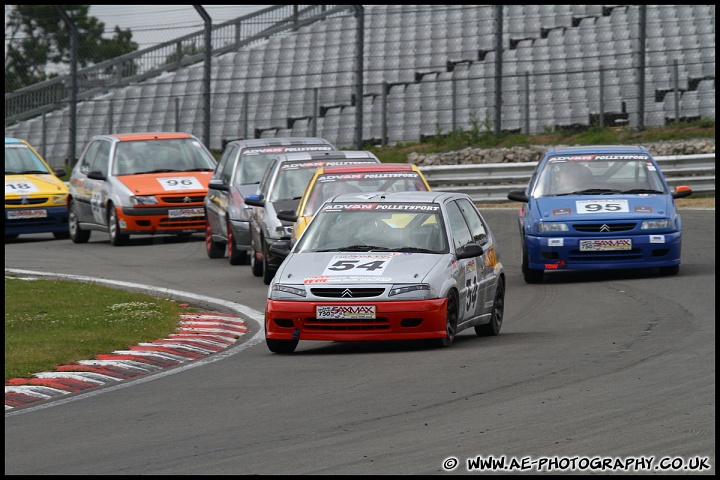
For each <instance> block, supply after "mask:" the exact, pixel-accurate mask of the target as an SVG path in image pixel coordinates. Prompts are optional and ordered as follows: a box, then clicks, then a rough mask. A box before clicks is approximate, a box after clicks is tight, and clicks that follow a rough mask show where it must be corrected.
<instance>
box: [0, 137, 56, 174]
mask: <svg viewBox="0 0 720 480" xmlns="http://www.w3.org/2000/svg"><path fill="white" fill-rule="evenodd" d="M51 173H52V172H50V170H48V168H47V166H46V165H45V164H44V163H43V161H42V160H40V159H39V158H38V156H37V155H35V152H33V151H32V149H30V147H28V146H27V145H25V144H23V143H16V144H7V143H6V144H5V175H19V174H51Z"/></svg>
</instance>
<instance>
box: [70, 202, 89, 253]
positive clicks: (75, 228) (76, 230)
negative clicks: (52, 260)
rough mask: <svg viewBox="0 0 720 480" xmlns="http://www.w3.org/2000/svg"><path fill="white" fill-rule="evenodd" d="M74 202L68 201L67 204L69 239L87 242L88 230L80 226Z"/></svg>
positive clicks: (75, 241)
mask: <svg viewBox="0 0 720 480" xmlns="http://www.w3.org/2000/svg"><path fill="white" fill-rule="evenodd" d="M75 208H76V207H75V202H73V201H70V205H69V206H68V230H69V231H70V240H72V242H73V243H87V242H88V240H90V234H91V233H92V232H91V231H90V230H83V229H82V228H80V219H79V218H78V215H77V212H76V211H75Z"/></svg>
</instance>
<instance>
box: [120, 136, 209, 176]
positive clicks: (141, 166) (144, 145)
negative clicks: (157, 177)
mask: <svg viewBox="0 0 720 480" xmlns="http://www.w3.org/2000/svg"><path fill="white" fill-rule="evenodd" d="M215 165H216V162H215V159H214V158H213V157H212V155H210V153H208V152H207V150H205V148H203V147H202V145H201V144H200V143H199V142H198V141H197V140H195V139H191V138H171V139H155V140H135V141H128V142H120V143H118V144H117V146H116V148H115V161H114V163H113V170H112V171H113V174H115V175H134V174H138V173H157V172H197V171H212V170H214V169H215Z"/></svg>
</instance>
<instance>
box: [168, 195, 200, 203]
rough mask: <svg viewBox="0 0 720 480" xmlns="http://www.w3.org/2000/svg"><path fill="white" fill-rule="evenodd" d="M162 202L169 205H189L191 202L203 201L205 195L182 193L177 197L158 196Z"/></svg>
mask: <svg viewBox="0 0 720 480" xmlns="http://www.w3.org/2000/svg"><path fill="white" fill-rule="evenodd" d="M160 200H162V201H163V202H164V203H169V204H171V205H189V204H191V203H203V202H205V195H182V196H177V197H160Z"/></svg>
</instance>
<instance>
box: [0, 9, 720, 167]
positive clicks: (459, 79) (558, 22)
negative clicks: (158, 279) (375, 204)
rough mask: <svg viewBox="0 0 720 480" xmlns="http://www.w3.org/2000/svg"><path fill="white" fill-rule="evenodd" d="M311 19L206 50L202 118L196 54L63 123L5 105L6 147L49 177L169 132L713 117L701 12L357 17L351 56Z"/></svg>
mask: <svg viewBox="0 0 720 480" xmlns="http://www.w3.org/2000/svg"><path fill="white" fill-rule="evenodd" d="M320 7H327V8H326V9H325V10H322V9H319V10H317V11H312V14H313V15H312V16H309V17H303V18H304V20H303V22H300V23H295V24H292V23H291V22H290V20H288V19H291V18H293V16H292V14H291V13H290V12H291V11H285V12H284V13H283V15H284V17H283V19H282V20H278V21H277V23H275V24H273V25H275V26H271V25H269V24H263V26H262V28H259V29H256V30H252V31H249V32H250V34H249V36H248V37H244V36H242V35H244V34H243V33H242V32H243V30H241V29H239V28H237V27H235V28H234V29H233V30H232V32H233V33H232V35H233V38H235V37H234V36H236V35H240V36H241V37H240V40H239V42H240V43H242V42H243V41H246V42H250V39H253V40H252V44H250V43H248V44H246V45H245V46H240V47H238V45H239V43H238V42H235V41H234V40H233V41H232V42H230V41H229V40H227V42H228V44H227V46H226V47H220V46H216V45H215V44H213V49H214V50H215V49H216V50H217V51H214V52H213V53H214V54H216V55H215V56H213V58H212V71H211V75H210V79H209V81H210V89H209V91H210V92H211V102H210V107H209V109H210V115H209V116H208V115H206V112H205V105H206V103H205V102H206V96H205V94H204V93H203V92H204V91H205V85H206V82H207V81H208V79H207V78H205V75H204V72H205V71H206V69H205V66H204V65H203V63H202V61H201V56H195V57H193V61H196V62H200V63H196V64H193V65H190V64H185V63H182V64H181V65H184V66H182V67H181V68H178V67H179V65H175V66H174V68H173V69H171V70H172V71H170V72H164V73H163V74H162V75H160V76H157V77H154V76H153V77H151V76H150V74H151V73H157V72H156V71H155V70H153V68H150V66H148V67H147V68H146V69H145V70H144V75H143V76H142V78H137V77H135V78H134V79H132V78H123V80H122V81H121V82H120V81H118V82H115V83H113V82H112V81H110V79H109V78H106V79H104V80H103V82H104V84H103V90H102V94H98V92H97V91H92V90H88V91H85V92H84V95H83V96H81V98H79V101H78V102H77V104H76V105H75V107H76V108H75V109H74V114H73V113H72V112H73V109H71V108H69V104H68V102H69V99H68V97H67V92H65V93H64V94H63V95H64V96H61V97H60V98H57V99H56V100H55V102H54V103H53V104H52V108H53V110H52V111H50V110H43V113H42V114H40V116H36V117H35V118H32V119H25V120H23V121H18V122H17V123H10V122H9V118H15V119H17V118H19V117H17V116H10V117H9V116H8V108H9V102H8V100H9V97H8V95H6V135H13V136H18V137H21V138H24V139H26V140H28V141H30V142H31V143H32V144H34V145H36V146H37V147H38V148H39V149H40V151H41V153H43V154H44V155H45V156H46V157H47V158H48V160H49V161H50V163H51V164H53V166H60V165H63V164H67V163H71V162H74V159H73V158H71V156H72V154H73V153H74V152H79V151H81V149H82V147H83V146H84V145H85V144H86V142H87V140H88V139H89V138H90V137H91V136H92V135H94V134H100V133H114V132H121V131H165V130H171V131H186V132H190V133H193V134H195V135H196V136H198V137H199V138H204V135H203V134H204V132H206V128H207V126H208V125H207V124H208V123H209V124H210V125H209V139H208V140H207V143H208V147H209V148H211V149H212V150H216V151H219V150H221V149H222V147H223V145H224V143H225V142H226V141H227V140H231V139H237V138H265V137H282V136H308V135H309V136H322V137H325V138H327V139H328V140H330V141H332V142H333V143H335V144H336V145H337V146H338V147H340V148H351V147H358V145H357V144H356V139H357V138H358V135H357V132H358V129H359V130H360V135H359V137H360V138H361V142H362V144H363V145H365V144H371V145H379V144H380V145H383V144H390V145H395V144H398V143H406V142H416V141H420V140H422V139H425V138H427V137H430V136H434V135H448V134H450V133H451V132H453V131H470V130H478V131H494V132H522V133H528V134H541V133H544V132H549V131H556V130H558V129H567V130H572V131H580V130H583V129H588V128H591V127H593V126H617V125H622V126H628V127H630V128H645V127H652V126H662V125H667V124H672V123H680V122H683V121H689V120H696V119H702V118H706V119H709V120H711V121H713V122H714V120H715V13H714V9H715V7H714V6H712V5H687V6H685V5H668V6H657V5H656V6H647V7H646V6H637V5H635V6H633V5H611V6H600V5H590V6H588V5H547V6H528V5H510V6H506V7H505V8H500V7H498V6H493V5H472V6H461V5H440V6H438V5H408V6H398V5H391V6H378V5H375V6H366V8H365V13H364V27H363V31H362V32H361V33H362V35H363V38H364V41H363V42H362V44H363V47H362V50H363V51H362V52H358V51H357V50H358V49H357V47H356V41H357V39H358V18H357V16H355V15H353V13H352V12H351V11H350V10H348V9H347V8H344V7H338V6H320ZM332 7H336V8H332ZM308 8H309V7H308ZM228 23H229V24H231V25H235V24H233V23H232V22H228ZM290 25H295V27H296V28H295V27H292V28H290ZM227 28H228V29H230V28H231V26H230V25H228V26H227ZM224 35H225V36H227V35H229V34H228V33H226V34H224ZM194 38H195V40H196V41H199V38H202V37H194ZM213 38H215V34H213ZM169 43H171V42H169ZM358 58H360V59H361V62H360V64H361V65H362V66H363V68H362V69H361V70H360V71H361V72H362V76H363V77H362V78H363V82H362V90H361V91H362V97H361V101H358V100H357V95H356V92H357V91H358V90H357V82H356V77H357V75H356V73H357V70H356V69H357V66H358ZM188 61H190V60H188ZM106 70H107V69H106ZM116 70H117V69H115V70H113V69H110V71H116ZM138 79H142V80H143V81H141V82H138V81H137V80H138ZM65 82H67V78H66V79H65ZM18 93H20V92H18ZM12 95H14V94H12ZM17 98H19V97H14V96H13V97H12V98H11V100H12V101H13V102H15V100H16V99H17ZM13 102H10V105H11V106H12V108H13V109H18V108H21V107H19V106H18V105H16V104H15V103H13ZM360 106H361V107H362V109H361V110H360V112H361V115H360V117H359V118H360V121H359V122H358V108H359V107H360ZM44 108H47V106H46V107H44ZM12 111H13V112H15V110H12ZM13 115H14V114H13ZM71 117H73V118H71ZM208 119H209V120H208ZM73 126H74V127H75V128H72V127H73ZM72 131H76V132H77V133H76V135H75V136H73V135H71V134H70V133H69V132H72ZM75 156H77V154H76V155H75Z"/></svg>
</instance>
